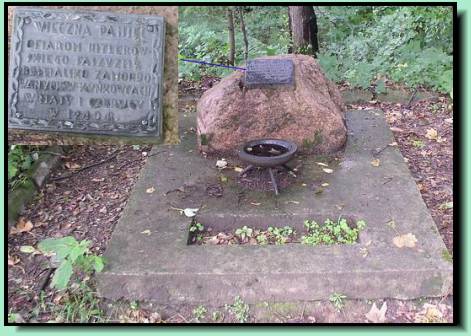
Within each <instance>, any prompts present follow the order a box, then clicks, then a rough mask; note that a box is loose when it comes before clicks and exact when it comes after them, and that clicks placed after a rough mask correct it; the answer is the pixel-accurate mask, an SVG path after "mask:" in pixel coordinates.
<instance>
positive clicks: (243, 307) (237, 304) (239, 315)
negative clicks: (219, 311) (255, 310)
mask: <svg viewBox="0 0 471 336" xmlns="http://www.w3.org/2000/svg"><path fill="white" fill-rule="evenodd" d="M225 308H226V310H228V311H229V312H230V313H232V314H233V315H234V316H235V317H236V319H237V320H238V321H239V322H240V323H245V322H247V321H248V319H249V305H248V304H246V303H245V302H244V301H242V299H241V298H240V297H239V296H236V297H235V300H234V303H233V304H231V305H227V304H226V305H225Z"/></svg>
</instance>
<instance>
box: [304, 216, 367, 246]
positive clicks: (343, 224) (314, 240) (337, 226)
mask: <svg viewBox="0 0 471 336" xmlns="http://www.w3.org/2000/svg"><path fill="white" fill-rule="evenodd" d="M304 226H305V227H306V229H307V231H308V233H307V234H306V235H304V236H302V237H301V243H303V244H307V245H333V244H350V245H351V244H354V243H355V242H356V241H357V239H358V235H359V233H360V231H361V230H363V229H364V228H365V227H366V223H365V221H364V220H358V221H357V222H356V227H353V228H352V227H350V226H349V225H348V223H347V220H346V219H345V218H340V217H339V219H338V220H337V222H333V221H332V220H330V219H329V218H327V219H326V220H325V222H324V225H319V224H318V223H317V222H316V221H314V220H305V221H304Z"/></svg>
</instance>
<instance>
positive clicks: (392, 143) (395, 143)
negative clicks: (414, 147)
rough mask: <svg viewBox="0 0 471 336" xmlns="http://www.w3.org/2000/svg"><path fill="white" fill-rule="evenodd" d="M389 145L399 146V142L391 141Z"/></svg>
mask: <svg viewBox="0 0 471 336" xmlns="http://www.w3.org/2000/svg"><path fill="white" fill-rule="evenodd" d="M388 146H391V147H396V146H397V142H396V141H393V142H391V143H390V144H388Z"/></svg>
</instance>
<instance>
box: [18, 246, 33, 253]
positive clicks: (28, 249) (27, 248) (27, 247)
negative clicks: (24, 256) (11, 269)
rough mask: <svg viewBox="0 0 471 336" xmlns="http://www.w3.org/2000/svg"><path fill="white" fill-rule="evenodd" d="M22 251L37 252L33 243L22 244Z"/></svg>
mask: <svg viewBox="0 0 471 336" xmlns="http://www.w3.org/2000/svg"><path fill="white" fill-rule="evenodd" d="M20 252H23V253H33V252H36V249H35V248H34V247H33V246H31V245H24V246H20Z"/></svg>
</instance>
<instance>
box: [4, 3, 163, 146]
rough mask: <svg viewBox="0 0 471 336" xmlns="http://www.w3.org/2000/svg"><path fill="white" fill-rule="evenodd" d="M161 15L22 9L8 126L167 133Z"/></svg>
mask: <svg viewBox="0 0 471 336" xmlns="http://www.w3.org/2000/svg"><path fill="white" fill-rule="evenodd" d="M164 42H165V22H164V18H163V17H160V16H148V15H132V14H117V13H106V12H89V11H87V12H82V11H61V10H45V9H22V8H18V7H17V8H16V10H15V17H14V29H13V35H12V42H11V58H10V73H9V79H8V82H9V83H8V84H9V89H8V127H9V128H21V129H31V130H45V131H62V132H79V133H94V134H116V135H130V136H155V137H160V136H161V134H162V92H163V71H164V69H163V64H164V63H163V58H164Z"/></svg>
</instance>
